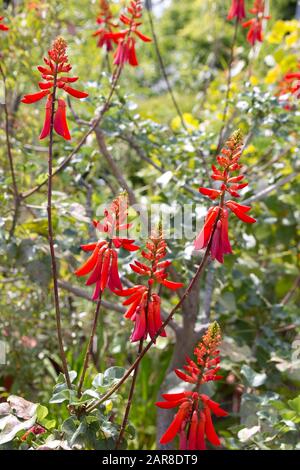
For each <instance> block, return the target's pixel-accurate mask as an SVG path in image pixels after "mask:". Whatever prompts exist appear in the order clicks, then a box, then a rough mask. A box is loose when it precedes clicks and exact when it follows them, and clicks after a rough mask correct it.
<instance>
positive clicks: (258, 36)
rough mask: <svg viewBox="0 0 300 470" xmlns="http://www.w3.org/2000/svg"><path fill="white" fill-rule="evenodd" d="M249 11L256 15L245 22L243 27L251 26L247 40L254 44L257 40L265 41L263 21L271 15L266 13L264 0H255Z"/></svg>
mask: <svg viewBox="0 0 300 470" xmlns="http://www.w3.org/2000/svg"><path fill="white" fill-rule="evenodd" d="M249 11H250V13H252V14H253V15H255V17H254V18H251V19H250V20H248V21H246V22H245V23H243V28H249V31H248V34H247V41H248V42H249V43H250V44H251V46H254V45H255V43H256V42H257V41H259V42H262V41H263V21H264V20H269V19H270V16H266V15H265V1H264V0H254V5H253V8H251V10H249Z"/></svg>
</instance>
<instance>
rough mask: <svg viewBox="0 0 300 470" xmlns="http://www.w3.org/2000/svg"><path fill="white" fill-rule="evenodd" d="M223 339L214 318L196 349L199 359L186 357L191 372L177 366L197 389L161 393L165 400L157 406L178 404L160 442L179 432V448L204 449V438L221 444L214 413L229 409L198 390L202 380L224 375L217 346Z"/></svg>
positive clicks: (181, 375) (166, 441)
mask: <svg viewBox="0 0 300 470" xmlns="http://www.w3.org/2000/svg"><path fill="white" fill-rule="evenodd" d="M220 339H221V336H220V328H219V326H218V324H217V323H216V322H215V323H213V324H212V325H210V326H209V328H208V330H207V332H206V334H205V335H204V337H203V339H202V341H201V342H200V344H199V345H198V346H197V347H196V348H195V350H194V354H195V356H196V361H192V360H191V359H190V358H187V365H185V366H184V369H185V370H186V371H187V372H188V373H187V374H184V373H182V372H180V371H178V370H175V372H176V374H177V375H178V377H179V378H180V379H182V380H184V381H185V382H189V383H192V384H195V385H196V391H194V392H192V391H185V392H181V393H172V394H170V393H165V394H163V395H162V397H163V398H164V399H165V400H166V401H163V402H157V403H156V406H158V407H159V408H164V409H171V408H177V407H178V412H177V413H176V415H175V416H174V419H173V421H172V423H171V424H170V426H169V427H168V429H167V430H166V432H165V433H164V435H163V436H162V437H161V439H160V443H161V444H167V443H168V442H170V441H172V440H173V439H174V438H175V437H176V435H177V434H178V435H179V448H180V450H205V449H206V444H205V438H206V439H207V440H208V441H209V442H210V443H211V444H213V445H215V446H219V445H220V440H219V437H218V436H217V434H216V431H215V429H214V426H213V422H212V418H211V413H214V414H215V415H216V416H219V417H221V416H227V415H228V413H227V412H226V411H224V410H223V409H222V408H220V405H219V403H217V402H215V401H213V400H211V399H210V398H209V397H208V396H207V395H204V394H201V393H199V392H198V388H199V386H201V384H203V383H205V382H208V381H210V380H218V379H220V378H221V377H220V376H218V375H216V373H217V372H216V370H218V369H219V366H218V364H219V362H220V359H219V357H218V354H219V351H218V350H217V347H218V346H219V343H220ZM215 366H216V367H215Z"/></svg>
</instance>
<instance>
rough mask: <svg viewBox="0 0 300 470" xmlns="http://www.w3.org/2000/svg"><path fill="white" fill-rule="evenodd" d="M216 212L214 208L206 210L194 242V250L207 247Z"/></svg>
mask: <svg viewBox="0 0 300 470" xmlns="http://www.w3.org/2000/svg"><path fill="white" fill-rule="evenodd" d="M218 213H219V211H218V210H215V208H211V209H210V210H209V211H208V213H207V216H206V219H205V223H204V226H203V228H202V230H201V232H200V233H199V235H198V236H197V238H196V240H195V242H194V248H195V250H202V249H203V248H206V247H207V245H208V243H209V241H210V237H211V234H212V230H213V227H214V224H215V221H216V218H217V216H218Z"/></svg>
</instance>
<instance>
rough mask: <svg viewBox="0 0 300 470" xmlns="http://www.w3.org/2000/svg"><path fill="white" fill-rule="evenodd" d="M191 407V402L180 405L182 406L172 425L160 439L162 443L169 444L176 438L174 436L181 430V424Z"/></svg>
mask: <svg viewBox="0 0 300 470" xmlns="http://www.w3.org/2000/svg"><path fill="white" fill-rule="evenodd" d="M189 407H190V404H189V403H183V404H182V405H180V408H179V410H178V412H177V413H176V415H175V417H174V419H173V421H172V423H171V424H170V426H169V427H168V429H167V430H166V432H165V433H164V435H163V436H162V437H161V439H160V441H159V442H160V443H161V444H167V443H168V442H170V441H172V440H173V439H174V437H175V436H176V434H177V433H178V432H179V430H180V428H181V424H182V422H183V420H184V419H185V417H186V415H187V413H188V409H189Z"/></svg>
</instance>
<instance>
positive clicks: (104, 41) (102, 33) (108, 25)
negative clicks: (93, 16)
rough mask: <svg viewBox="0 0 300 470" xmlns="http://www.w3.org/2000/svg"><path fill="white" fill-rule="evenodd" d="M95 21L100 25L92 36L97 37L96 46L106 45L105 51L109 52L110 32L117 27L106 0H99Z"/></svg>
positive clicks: (110, 46)
mask: <svg viewBox="0 0 300 470" xmlns="http://www.w3.org/2000/svg"><path fill="white" fill-rule="evenodd" d="M97 23H98V24H99V25H100V28H99V29H97V31H95V32H94V33H93V36H97V37H98V42H97V46H98V47H106V50H107V52H110V51H112V50H113V40H112V37H111V33H112V32H113V28H117V26H118V25H117V24H115V23H114V22H113V16H112V13H111V9H110V6H109V3H108V1H107V0H100V13H99V15H98V18H97Z"/></svg>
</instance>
